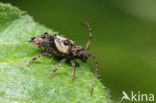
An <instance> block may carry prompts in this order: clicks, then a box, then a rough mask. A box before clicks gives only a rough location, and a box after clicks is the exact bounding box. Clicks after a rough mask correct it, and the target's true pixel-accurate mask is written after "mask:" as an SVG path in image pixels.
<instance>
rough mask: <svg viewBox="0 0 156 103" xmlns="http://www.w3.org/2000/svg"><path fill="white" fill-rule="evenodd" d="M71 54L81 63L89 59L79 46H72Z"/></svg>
mask: <svg viewBox="0 0 156 103" xmlns="http://www.w3.org/2000/svg"><path fill="white" fill-rule="evenodd" d="M71 53H72V55H73V56H74V57H75V58H78V59H81V60H82V61H83V62H86V60H87V59H88V57H89V54H88V52H87V51H86V50H85V49H84V48H82V47H81V46H74V47H73V48H72V49H71Z"/></svg>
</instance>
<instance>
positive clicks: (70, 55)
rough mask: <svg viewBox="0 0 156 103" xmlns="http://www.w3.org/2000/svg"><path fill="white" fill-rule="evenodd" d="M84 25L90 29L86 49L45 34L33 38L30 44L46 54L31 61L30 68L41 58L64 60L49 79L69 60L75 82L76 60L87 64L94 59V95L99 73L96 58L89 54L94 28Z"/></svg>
mask: <svg viewBox="0 0 156 103" xmlns="http://www.w3.org/2000/svg"><path fill="white" fill-rule="evenodd" d="M84 24H85V25H86V26H87V27H88V30H89V40H88V43H87V44H86V48H85V49H84V48H83V47H81V46H80V45H75V44H74V42H73V41H72V40H70V39H67V38H64V37H61V36H57V35H51V34H48V33H44V34H43V35H39V36H37V37H32V38H31V40H30V41H29V43H31V44H32V45H34V46H36V47H38V48H40V49H42V50H43V51H44V53H41V54H40V55H39V56H37V57H35V58H33V59H32V60H30V61H29V63H28V66H30V65H31V63H32V62H33V61H34V60H36V59H38V58H40V57H41V56H50V57H51V56H61V57H62V58H63V59H62V60H61V62H60V64H59V65H58V66H57V67H56V68H55V69H54V70H53V71H52V72H51V73H50V75H49V78H52V77H53V75H54V73H55V72H56V71H57V70H58V69H59V67H60V66H61V65H63V64H64V63H65V62H66V61H67V60H70V63H71V65H72V66H73V76H72V82H73V81H74V80H75V72H76V68H75V66H76V63H75V60H74V59H80V60H82V61H83V62H86V61H87V59H88V57H92V58H93V60H94V61H95V64H96V71H95V74H94V79H93V82H92V89H91V95H92V94H93V91H94V86H95V80H96V76H97V73H98V62H97V59H96V57H95V56H94V55H93V54H92V53H88V50H89V48H90V43H91V39H92V28H91V27H90V25H89V24H88V23H87V22H84Z"/></svg>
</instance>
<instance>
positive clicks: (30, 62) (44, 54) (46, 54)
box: [28, 53, 52, 66]
mask: <svg viewBox="0 0 156 103" xmlns="http://www.w3.org/2000/svg"><path fill="white" fill-rule="evenodd" d="M42 56H49V57H50V56H52V54H49V53H42V54H40V55H39V56H37V57H35V58H33V59H31V60H30V61H29V63H28V66H30V65H31V64H32V62H33V61H35V60H37V59H39V58H40V57H42Z"/></svg>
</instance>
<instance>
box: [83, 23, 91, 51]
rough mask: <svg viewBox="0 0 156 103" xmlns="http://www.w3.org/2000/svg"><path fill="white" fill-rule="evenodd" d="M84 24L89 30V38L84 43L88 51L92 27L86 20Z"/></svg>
mask: <svg viewBox="0 0 156 103" xmlns="http://www.w3.org/2000/svg"><path fill="white" fill-rule="evenodd" d="M84 24H85V25H86V26H87V27H88V30H89V40H88V43H87V45H86V51H88V50H89V48H90V41H91V39H92V28H91V27H90V25H89V24H88V23H87V22H84Z"/></svg>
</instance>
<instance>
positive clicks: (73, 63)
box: [70, 60, 76, 82]
mask: <svg viewBox="0 0 156 103" xmlns="http://www.w3.org/2000/svg"><path fill="white" fill-rule="evenodd" d="M70 62H71V65H72V66H73V77H72V82H73V81H74V80H75V72H76V69H75V65H76V63H75V61H74V60H71V61H70Z"/></svg>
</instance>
